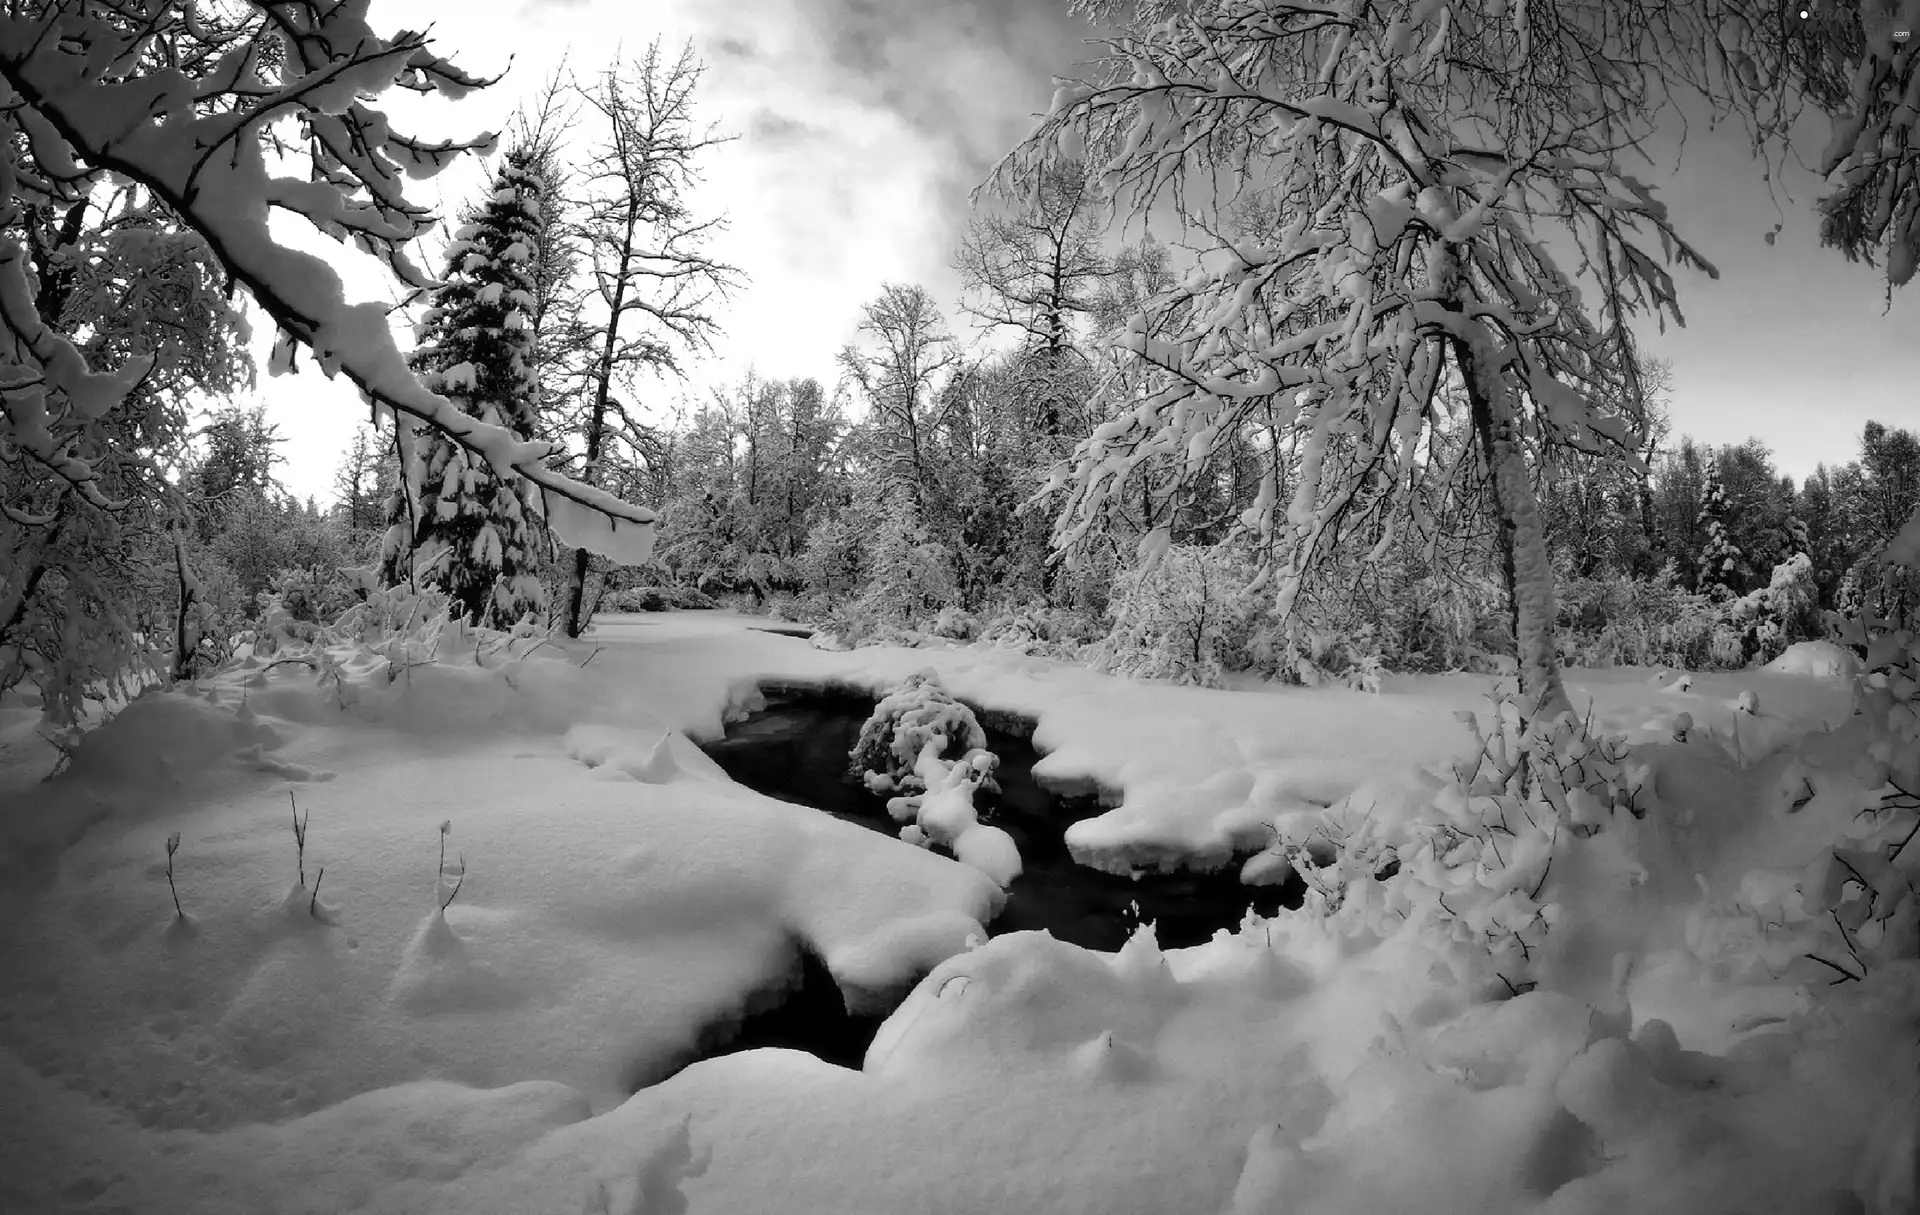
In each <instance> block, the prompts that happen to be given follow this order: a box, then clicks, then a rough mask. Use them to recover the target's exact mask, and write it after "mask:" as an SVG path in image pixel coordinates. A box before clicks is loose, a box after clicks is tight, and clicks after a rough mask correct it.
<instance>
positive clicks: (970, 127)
mask: <svg viewBox="0 0 1920 1215" xmlns="http://www.w3.org/2000/svg"><path fill="white" fill-rule="evenodd" d="M374 13H375V20H376V24H377V25H380V26H383V27H384V26H394V27H396V28H397V27H398V26H400V25H406V26H408V27H412V28H419V27H420V26H422V25H428V24H430V25H431V27H432V28H433V30H434V33H435V37H436V40H437V45H438V47H439V49H440V50H441V51H442V52H443V53H450V54H454V55H455V56H456V58H457V59H458V60H459V61H460V62H461V63H462V64H463V65H464V66H466V67H467V68H468V69H469V70H472V71H481V72H489V73H491V72H498V71H500V70H502V69H503V68H507V67H508V66H509V64H511V70H510V71H509V72H508V75H507V77H506V79H505V80H503V81H502V82H501V83H500V84H499V85H497V86H495V87H494V88H493V89H490V90H487V91H485V92H483V93H479V94H476V95H474V96H472V97H470V98H468V99H467V100H464V101H462V102H460V103H458V104H448V103H442V102H433V103H429V104H428V105H426V106H415V105H408V106H405V108H404V110H403V109H402V107H399V106H396V107H395V112H396V114H400V113H404V114H406V115H409V116H413V117H414V118H415V121H414V124H413V125H414V127H415V128H416V129H417V130H419V131H421V132H423V133H427V134H433V135H450V134H458V133H470V132H471V131H472V130H474V129H484V128H493V127H498V126H500V125H501V124H502V123H503V122H504V121H505V118H506V116H507V114H508V113H510V112H511V110H512V109H513V107H514V106H515V105H516V104H517V103H518V102H519V101H520V100H521V99H522V98H523V97H524V96H525V95H527V94H528V93H529V92H531V91H533V90H535V89H536V88H537V87H538V86H539V84H540V83H541V82H542V81H543V80H544V79H545V78H546V77H547V76H548V75H550V74H551V73H552V72H553V71H554V70H555V69H556V68H557V67H558V65H559V64H560V63H561V61H562V58H563V57H566V58H567V61H568V63H569V65H570V66H571V67H572V69H573V70H574V71H575V72H577V73H580V74H588V73H591V72H592V71H593V70H594V69H595V68H597V67H599V66H601V65H602V64H604V63H605V62H607V59H608V57H609V56H610V55H611V54H613V53H614V51H615V49H616V48H617V47H619V46H621V44H623V43H624V47H625V50H626V51H627V52H628V53H629V54H631V53H636V52H638V51H641V50H643V49H644V48H645V45H646V43H647V41H648V40H649V39H650V38H652V37H654V36H656V35H658V36H660V37H662V38H663V39H665V40H666V42H667V43H669V44H670V45H677V44H678V43H680V42H681V41H684V40H686V39H689V38H690V39H692V40H693V42H694V44H695V48H696V51H697V52H698V54H699V55H700V56H701V58H702V59H703V60H704V61H705V62H706V64H707V67H708V72H707V76H706V77H705V79H704V81H703V83H702V88H701V91H700V94H699V97H700V102H699V108H700V112H701V113H702V114H703V115H705V117H706V118H708V119H710V120H711V121H713V122H714V123H716V124H718V126H719V127H720V128H721V129H722V130H723V131H724V132H727V133H730V134H733V135H735V136H737V138H736V139H735V140H734V141H733V142H731V143H729V144H727V145H725V146H724V147H722V148H720V149H717V150H716V151H715V152H714V153H713V155H712V157H711V159H710V160H709V162H708V164H707V168H706V181H705V183H704V186H703V188H702V191H701V194H700V196H699V197H698V199H697V203H698V205H700V206H701V207H703V208H705V209H706V210H707V211H709V212H711V211H715V210H722V211H724V212H725V213H726V214H727V216H728V221H729V225H730V226H729V229H728V231H727V232H726V233H725V235H724V236H723V237H722V238H720V240H719V241H718V242H717V246H716V247H717V249H718V251H719V252H720V253H721V254H722V255H723V256H724V257H726V258H727V259H728V260H729V261H731V262H733V263H734V264H736V265H738V266H739V267H741V268H742V269H743V270H744V271H746V273H747V274H748V276H749V278H750V283H749V285H748V286H747V287H746V288H745V289H744V290H743V291H741V292H740V293H738V294H737V295H736V296H735V298H734V300H733V301H732V304H731V306H730V307H729V308H727V310H726V313H725V320H726V326H727V334H726V337H725V339H724V340H723V342H722V343H721V346H720V349H719V352H718V357H717V358H716V359H715V360H714V361H713V363H712V364H711V365H709V366H708V367H707V368H705V369H704V370H702V371H701V372H700V373H699V379H700V381H702V382H705V381H709V380H725V381H731V380H732V379H734V378H736V377H737V376H738V375H739V374H740V373H742V372H744V371H745V370H746V369H747V367H748V366H749V365H752V366H754V367H756V368H757V369H758V370H759V371H760V372H761V374H763V375H766V376H772V377H786V376H795V375H811V376H816V377H818V378H820V379H821V380H822V381H823V382H826V383H828V384H829V386H830V385H831V383H832V380H833V378H834V365H833V355H834V352H835V351H836V350H837V349H839V347H840V346H841V345H842V344H843V343H844V342H846V341H847V340H849V339H850V338H851V337H852V336H853V332H854V326H855V325H856V323H857V321H858V315H859V309H860V305H861V304H862V303H864V302H865V301H867V300H869V299H872V298H873V297H874V296H875V295H876V294H878V292H879V290H880V287H881V285H882V284H883V283H886V282H890V281H897V282H918V283H921V284H923V285H925V286H926V287H928V288H929V289H930V290H931V291H933V292H934V294H935V296H936V297H937V298H939V299H941V300H942V302H943V303H944V304H946V305H947V306H948V308H949V313H950V314H951V305H952V302H953V300H954V297H955V295H956V293H957V286H958V285H957V282H956V280H955V276H954V274H953V272H952V270H951V269H950V268H949V266H948V262H949V260H950V258H951V251H952V246H953V242H954V240H955V237H956V235H957V233H958V231H959V230H960V228H961V226H962V225H963V224H964V221H965V217H966V215H967V212H968V207H969V202H968V197H967V196H968V193H969V191H970V190H971V189H972V188H973V186H974V185H975V184H976V183H977V182H978V181H979V180H980V179H981V177H982V176H983V175H984V173H985V172H986V170H987V169H988V168H989V167H990V166H991V164H992V163H993V161H994V160H995V159H997V158H998V157H999V156H1000V154H1001V153H1003V152H1004V151H1006V150H1007V149H1008V148H1010V147H1011V146H1013V144H1014V143H1016V142H1018V140H1019V139H1020V138H1021V137H1022V136H1023V135H1024V134H1025V133H1026V132H1027V131H1028V129H1030V127H1031V124H1032V121H1033V118H1032V115H1033V114H1034V112H1035V111H1037V110H1040V109H1043V108H1044V107H1045V105H1046V104H1047V100H1048V98H1049V97H1050V96H1051V94H1052V83H1051V77H1052V75H1053V74H1055V73H1062V72H1066V71H1068V70H1070V68H1071V67H1072V65H1073V63H1074V62H1075V61H1076V60H1077V59H1078V58H1080V56H1081V55H1082V53H1083V45H1082V42H1081V39H1082V38H1083V37H1084V33H1083V29H1082V27H1080V26H1079V25H1078V24H1077V23H1076V22H1075V21H1074V20H1073V19H1072V18H1070V17H1068V16H1067V15H1066V13H1065V12H1064V5H1063V4H1062V3H1060V2H1059V0H729V2H728V3H725V4H720V3H714V2H713V0H651V2H650V3H647V4H644V5H641V4H633V3H631V2H630V0H628V2H621V0H593V2H571V3H570V2H563V0H544V2H542V0H460V2H459V3H451V2H447V0H405V2H404V3H401V2H399V0H375V4H374ZM1811 133H1812V134H1813V136H1814V137H1815V138H1816V139H1817V138H1818V137H1819V136H1821V135H1822V134H1824V131H1823V130H1822V129H1821V124H1818V123H1816V124H1815V125H1814V128H1813V129H1812V131H1811ZM481 171H482V170H481V169H480V168H479V167H473V168H466V167H463V168H462V169H460V170H456V171H450V172H449V173H447V174H446V175H444V176H443V178H442V179H441V180H440V181H439V182H437V183H433V184H430V185H428V186H427V187H426V188H425V189H424V190H423V191H421V192H420V194H419V197H421V198H422V199H423V200H433V199H435V198H436V197H441V196H443V197H444V203H445V205H444V207H443V210H444V211H449V212H450V211H451V210H453V209H454V208H455V207H457V205H458V204H459V202H460V201H461V200H462V199H463V198H464V197H465V196H466V195H467V194H468V193H470V192H471V190H472V189H473V186H474V185H475V183H476V182H477V181H478V180H479V175H480V173H481ZM1646 175H1647V176H1648V177H1649V178H1650V179H1651V180H1653V181H1655V182H1657V183H1659V184H1660V186H1661V190H1662V196H1663V197H1664V198H1666V199H1667V201H1668V203H1669V205H1670V206H1671V207H1672V209H1673V212H1674V216H1675V219H1676V220H1677V222H1678V223H1679V224H1680V226H1681V229H1682V231H1683V232H1685V233H1688V234H1690V236H1691V238H1692V240H1693V242H1694V244H1695V245H1696V246H1697V247H1699V248H1700V249H1701V250H1702V251H1703V252H1704V253H1705V254H1706V255H1707V256H1708V258H1709V259H1710V260H1712V261H1714V262H1715V263H1716V264H1717V265H1718V267H1719V270H1720V278H1719V280H1718V281H1713V280H1710V279H1708V278H1706V277H1705V276H1704V275H1699V274H1693V273H1682V274H1680V279H1679V282H1680V288H1681V297H1682V301H1683V307H1684V310H1685V313H1686V318H1687V327H1686V328H1685V329H1681V330H1673V329H1670V330H1669V332H1668V333H1666V334H1664V335H1662V334H1658V333H1654V332H1649V333H1647V334H1646V335H1645V339H1646V342H1647V345H1648V346H1649V347H1650V349H1651V350H1652V351H1653V352H1654V353H1656V354H1659V355H1661V356H1664V357H1666V358H1669V359H1671V360H1672V362H1673V365H1674V370H1675V381H1676V382H1675V391H1674V400H1673V405H1672V414H1673V421H1674V429H1675V432H1676V433H1681V432H1684V433H1690V434H1693V435H1694V436H1696V437H1698V438H1700V439H1702V440H1705V441H1707V442H1711V443H1716V444H1718V443H1734V442H1739V441H1741V440H1743V439H1746V438H1747V437H1749V436H1756V437H1758V438H1760V439H1761V440H1763V441H1764V442H1766V443H1767V444H1768V445H1769V446H1770V447H1772V448H1773V450H1774V452H1775V456H1776V459H1777V460H1778V463H1779V466H1780V467H1781V469H1782V470H1783V471H1785V472H1788V473H1791V474H1793V475H1794V476H1796V477H1800V476H1804V475H1805V474H1807V473H1808V472H1810V471H1812V469H1813V467H1814V465H1815V464H1816V463H1819V462H1821V461H1825V462H1829V463H1834V462H1845V461H1847V460H1849V459H1852V458H1853V457H1854V456H1855V455H1856V454H1857V444H1858V436H1859V432H1860V428H1861V425H1862V424H1863V423H1864V422H1866V421H1867V420H1868V419H1869V418H1877V419H1879V420H1881V421H1884V422H1887V423H1890V424H1895V425H1907V426H1920V298H1916V297H1915V295H1914V292H1913V291H1911V290H1910V291H1909V292H1907V293H1906V298H1902V297H1901V296H1900V295H1896V296H1895V298H1894V301H1893V307H1892V310H1891V311H1890V312H1888V313H1884V314H1883V305H1884V302H1885V301H1884V292H1883V289H1882V286H1881V279H1880V277H1879V275H1878V272H1877V271H1875V270H1873V269H1870V268H1868V267H1865V266H1857V265H1850V264H1848V263H1847V262H1846V261H1845V259H1844V258H1842V257H1841V256H1840V255H1839V254H1838V253H1836V252H1834V251H1832V250H1826V249H1821V248H1820V247H1819V242H1818V227H1817V222H1816V220H1815V218H1814V214H1813V209H1812V203H1813V200H1814V199H1815V198H1816V197H1817V196H1818V188H1817V187H1818V183H1817V182H1816V181H1815V180H1814V179H1813V178H1812V177H1811V176H1810V175H1809V174H1806V173H1805V172H1804V171H1789V172H1788V173H1787V174H1786V175H1785V176H1784V177H1783V178H1782V179H1781V181H1782V183H1783V185H1784V188H1785V192H1787V193H1790V195H1791V197H1783V198H1782V199H1781V203H1780V206H1781V208H1782V210H1781V211H1779V212H1776V209H1775V205H1774V203H1773V202H1772V201H1771V200H1770V199H1769V198H1768V195H1767V192H1766V187H1765V183H1764V181H1763V179H1762V176H1761V170H1760V167H1759V165H1758V164H1757V162H1755V161H1754V160H1753V159H1752V157H1751V156H1750V155H1749V154H1748V153H1747V151H1746V149H1745V145H1744V143H1743V142H1742V140H1741V139H1740V138H1739V137H1738V136H1737V135H1736V134H1734V133H1731V132H1728V133H1722V134H1719V135H1713V134H1709V133H1707V132H1705V131H1703V130H1701V129H1699V128H1695V129H1694V130H1692V131H1691V132H1690V134H1689V138H1688V141H1687V145H1686V156H1685V160H1684V163H1683V166H1682V168H1681V169H1680V171H1679V172H1678V173H1675V172H1674V171H1673V164H1672V160H1671V157H1670V156H1666V157H1663V158H1662V163H1661V164H1660V165H1658V166H1655V167H1650V168H1648V169H1647V171H1646ZM1776 223H1783V224H1784V226H1783V228H1782V231H1781V233H1780V235H1779V238H1778V240H1777V241H1776V243H1775V244H1774V245H1772V246H1769V245H1768V244H1767V243H1766V241H1765V234H1766V233H1767V232H1768V230H1770V229H1771V228H1772V227H1773V226H1774V225H1775V224H1776ZM301 243H302V244H305V243H306V242H305V241H302V242H301ZM322 247H331V246H322ZM352 256H353V255H349V254H346V253H344V252H343V253H338V254H336V260H339V261H343V262H344V261H348V260H351V259H352ZM342 269H343V270H346V269H347V267H346V266H345V265H343V266H342ZM349 281H350V282H351V283H359V284H363V285H364V289H365V290H366V291H367V292H369V293H374V292H378V291H379V290H380V288H379V286H378V279H377V278H375V277H374V276H373V275H371V274H366V273H351V274H350V277H349ZM262 340H264V336H263V338H262ZM262 365H263V366H264V359H263V360H262ZM693 390H694V391H696V392H697V391H699V390H700V385H699V384H698V383H696V385H694V389H693ZM260 395H261V396H262V397H263V399H265V400H266V401H267V402H268V405H269V408H270V411H271V414H272V417H273V419H274V420H275V421H276V422H277V423H278V424H279V426H280V428H281V431H282V433H283V434H284V435H285V436H286V437H287V438H288V440H289V443H288V445H287V448H286V453H287V455H288V457H289V459H288V465H287V467H286V468H285V469H283V470H282V474H283V479H284V480H285V481H286V482H287V484H288V486H289V488H290V489H292V490H293V491H294V492H295V493H297V494H300V495H302V496H305V495H308V494H313V495H316V496H318V497H319V498H321V499H322V500H323V501H325V500H327V499H328V498H329V497H330V496H331V487H330V483H331V478H332V473H333V468H334V466H335V464H336V462H337V460H338V458H339V453H340V451H341V450H342V448H344V446H345V445H346V442H347V439H348V437H349V436H350V434H351V432H352V429H353V426H354V424H355V423H356V422H357V421H358V420H360V419H361V418H362V417H364V412H363V409H362V407H361V406H360V405H359V403H358V400H357V398H356V396H355V394H354V393H352V391H351V390H350V389H345V388H343V387H340V386H337V385H329V384H327V383H325V382H324V381H320V380H319V379H318V376H317V374H316V373H313V372H311V371H306V372H303V373H302V374H300V375H299V376H297V377H293V378H278V379H264V378H263V379H262V381H261V385H260ZM675 395H676V390H675V389H674V388H672V387H670V386H665V385H663V386H660V387H658V388H657V389H656V390H655V396H656V400H655V401H654V402H653V403H654V404H657V405H661V406H667V405H670V404H671V403H672V399H673V397H674V396H675Z"/></svg>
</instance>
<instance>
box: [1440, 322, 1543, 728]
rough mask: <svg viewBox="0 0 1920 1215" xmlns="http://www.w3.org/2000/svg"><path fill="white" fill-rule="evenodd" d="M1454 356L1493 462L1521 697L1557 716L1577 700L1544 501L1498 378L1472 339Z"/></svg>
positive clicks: (1456, 344)
mask: <svg viewBox="0 0 1920 1215" xmlns="http://www.w3.org/2000/svg"><path fill="white" fill-rule="evenodd" d="M1452 343H1453V357H1454V360H1455V361H1456V362H1457V363H1458V364H1459V367H1460V375H1461V379H1463V380H1464V381H1465V382H1466V388H1467V401H1468V404H1469V405H1470V406H1471V409H1472V417H1473V430H1474V434H1475V435H1476V436H1477V437H1478V438H1479V440H1480V452H1481V454H1482V455H1483V456H1485V457H1486V461H1487V468H1488V470H1489V472H1490V473H1491V474H1492V475H1491V478H1490V480H1491V484H1492V487H1493V508H1494V515H1495V517H1496V520H1497V522H1498V524H1499V527H1498V534H1499V537H1500V572H1501V574H1502V576H1503V578H1504V579H1505V582H1506V586H1507V601H1508V603H1509V604H1510V605H1511V608H1512V614H1513V639H1514V646H1515V656H1516V657H1517V658H1518V659H1519V664H1520V694H1521V696H1522V697H1523V698H1525V699H1526V700H1527V701H1529V702H1531V703H1532V704H1533V705H1535V706H1537V707H1538V709H1539V711H1540V712H1542V713H1545V714H1547V715H1548V716H1549V717H1551V716H1553V715H1555V714H1558V713H1561V712H1563V711H1570V710H1571V709H1572V707H1573V703H1572V702H1571V701H1569V700H1568V699H1567V691H1566V687H1565V685H1564V684H1562V682H1561V679H1560V654H1559V649H1558V647H1557V646H1556V645H1555V644H1554V605H1553V566H1552V564H1551V563H1550V562H1549V561H1548V560H1547V536H1546V529H1545V528H1544V527H1543V526H1542V524H1541V520H1540V503H1539V500H1538V499H1537V498H1536V497H1535V496H1534V492H1533V484H1532V482H1531V481H1529V480H1528V478H1527V463H1526V455H1525V453H1524V452H1523V451H1522V450H1521V448H1520V434H1519V425H1518V419H1516V418H1515V417H1514V413H1513V404H1512V400H1511V398H1510V397H1509V396H1508V395H1507V391H1508V390H1507V386H1506V385H1505V384H1503V383H1501V382H1500V380H1499V377H1498V373H1496V372H1492V371H1489V370H1488V369H1487V368H1485V367H1483V366H1482V365H1481V364H1480V360H1479V359H1478V358H1477V357H1476V353H1475V351H1474V349H1473V345H1472V343H1471V342H1468V341H1466V340H1464V339H1462V338H1459V337H1455V338H1453V339H1452Z"/></svg>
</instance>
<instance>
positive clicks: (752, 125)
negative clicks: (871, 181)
mask: <svg viewBox="0 0 1920 1215" xmlns="http://www.w3.org/2000/svg"><path fill="white" fill-rule="evenodd" d="M744 133H745V136H746V138H747V139H749V140H751V141H752V142H753V143H754V145H755V146H756V147H757V148H761V149H766V150H768V151H772V150H776V149H779V148H784V147H792V146H794V145H796V144H804V143H809V142H812V141H814V140H821V139H826V138H828V137H829V136H830V135H831V132H830V131H828V130H827V129H826V128H825V127H822V126H819V125H817V124H815V123H811V122H803V121H801V120H800V119H797V118H793V117H790V116H788V115H786V114H782V113H779V112H777V111H775V110H771V109H768V108H767V107H765V106H761V107H760V108H758V109H756V110H754V111H753V112H752V113H751V114H748V115H747V122H746V130H745V132H744Z"/></svg>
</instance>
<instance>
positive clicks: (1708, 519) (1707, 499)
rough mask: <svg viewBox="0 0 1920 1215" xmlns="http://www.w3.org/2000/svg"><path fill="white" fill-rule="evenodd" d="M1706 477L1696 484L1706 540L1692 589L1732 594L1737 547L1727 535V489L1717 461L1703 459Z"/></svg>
mask: <svg viewBox="0 0 1920 1215" xmlns="http://www.w3.org/2000/svg"><path fill="white" fill-rule="evenodd" d="M1706 465H1707V468H1706V480H1705V482H1704V484H1702V486H1701V488H1700V513H1699V515H1698V516H1697V521H1698V523H1699V527H1700V531H1701V533H1702V534H1703V535H1705V536H1706V543H1705V545H1704V546H1703V547H1702V548H1701V550H1700V574H1699V579H1698V583H1697V587H1696V589H1698V590H1699V591H1701V592H1702V593H1712V592H1713V588H1715V587H1720V588H1722V589H1723V590H1724V591H1725V592H1726V593H1727V594H1729V595H1730V594H1732V593H1733V591H1734V588H1733V577H1734V572H1735V570H1737V569H1738V568H1739V566H1740V550H1739V549H1738V548H1736V547H1735V546H1734V543H1733V540H1732V539H1731V538H1729V537H1728V535H1727V491H1726V489H1725V488H1724V487H1723V486H1722V485H1721V483H1720V462H1719V461H1718V460H1715V459H1711V458H1709V459H1708V460H1707V461H1706Z"/></svg>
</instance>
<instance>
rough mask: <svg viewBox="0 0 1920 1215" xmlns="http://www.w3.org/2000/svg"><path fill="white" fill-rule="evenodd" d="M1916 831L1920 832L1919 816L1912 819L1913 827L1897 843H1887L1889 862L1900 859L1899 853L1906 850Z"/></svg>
mask: <svg viewBox="0 0 1920 1215" xmlns="http://www.w3.org/2000/svg"><path fill="white" fill-rule="evenodd" d="M1916 833H1920V818H1916V819H1914V820H1913V827H1912V828H1911V829H1910V830H1909V831H1908V832H1907V834H1906V837H1905V838H1904V839H1902V840H1901V841H1900V842H1899V843H1897V844H1889V845H1887V861H1888V862H1889V863H1892V862H1893V861H1897V860H1899V859H1900V854H1901V853H1902V852H1905V851H1906V850H1907V845H1908V844H1911V843H1912V842H1913V837H1914V835H1915V834H1916Z"/></svg>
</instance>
